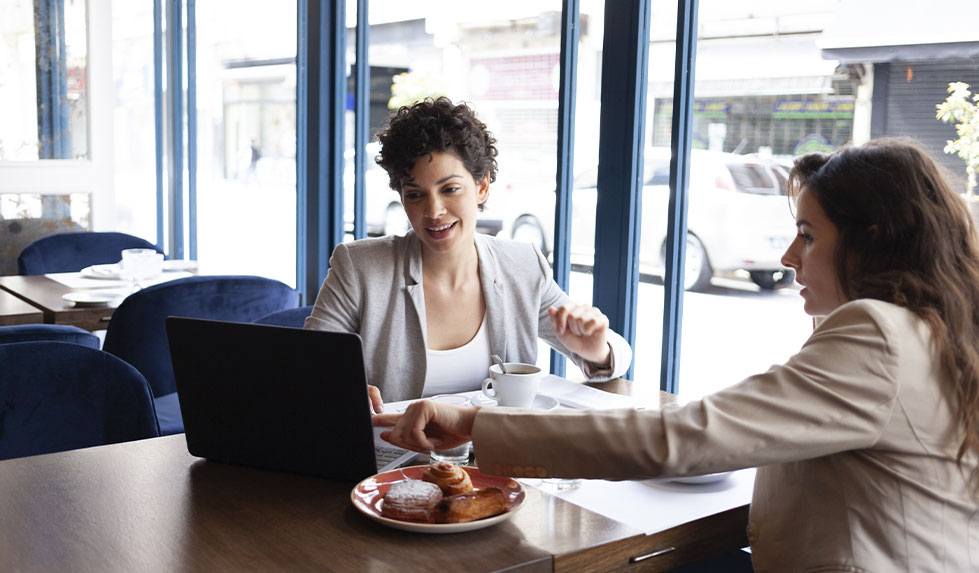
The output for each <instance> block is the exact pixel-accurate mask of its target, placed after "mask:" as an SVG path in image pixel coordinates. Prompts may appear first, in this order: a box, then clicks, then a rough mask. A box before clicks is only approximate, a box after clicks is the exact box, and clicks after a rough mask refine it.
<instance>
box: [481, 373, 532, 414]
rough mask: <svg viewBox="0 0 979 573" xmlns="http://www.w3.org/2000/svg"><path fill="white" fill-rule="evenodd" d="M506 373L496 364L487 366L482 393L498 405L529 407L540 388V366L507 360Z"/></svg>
mask: <svg viewBox="0 0 979 573" xmlns="http://www.w3.org/2000/svg"><path fill="white" fill-rule="evenodd" d="M504 366H506V370H507V373H506V374H504V373H503V371H502V370H500V366H499V365H498V364H494V365H492V366H490V368H489V378H487V379H485V380H483V394H485V395H486V396H487V397H488V398H492V399H493V400H496V401H497V403H498V404H499V405H500V406H510V407H514V408H529V407H530V406H531V404H533V403H534V396H536V395H537V390H538V389H539V388H540V375H541V371H540V368H538V367H537V366H535V365H533V364H522V363H520V362H507V363H506V364H504Z"/></svg>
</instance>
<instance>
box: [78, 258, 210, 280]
mask: <svg viewBox="0 0 979 573" xmlns="http://www.w3.org/2000/svg"><path fill="white" fill-rule="evenodd" d="M195 270H197V261H189V260H185V259H175V260H172V261H163V272H165V273H171V272H177V271H195ZM82 276H83V277H85V278H87V279H106V280H121V279H123V278H125V277H123V276H122V265H120V264H119V263H110V264H105V265H92V266H89V267H85V268H84V269H82Z"/></svg>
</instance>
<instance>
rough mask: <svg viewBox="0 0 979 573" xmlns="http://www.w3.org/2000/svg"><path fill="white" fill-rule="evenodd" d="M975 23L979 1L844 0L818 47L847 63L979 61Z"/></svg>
mask: <svg viewBox="0 0 979 573" xmlns="http://www.w3.org/2000/svg"><path fill="white" fill-rule="evenodd" d="M977 23H979V1H977V0H933V1H931V2H901V3H900V6H898V5H896V4H895V2H894V1H893V0H842V2H840V6H839V8H838V9H837V11H836V15H835V16H834V17H833V19H832V20H831V21H830V23H829V25H827V26H826V28H825V29H824V30H823V33H822V35H821V36H820V37H819V39H818V40H817V41H816V45H817V46H819V48H820V49H821V50H822V55H823V57H824V58H826V59H828V60H837V61H839V62H840V63H844V64H849V63H858V62H869V63H878V62H899V61H921V60H962V59H968V58H979V24H977Z"/></svg>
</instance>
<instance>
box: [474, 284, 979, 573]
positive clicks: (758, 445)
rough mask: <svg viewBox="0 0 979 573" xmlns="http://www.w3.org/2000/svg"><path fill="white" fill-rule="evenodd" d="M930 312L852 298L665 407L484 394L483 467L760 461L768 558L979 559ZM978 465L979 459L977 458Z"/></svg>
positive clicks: (640, 470) (757, 506) (620, 473)
mask: <svg viewBox="0 0 979 573" xmlns="http://www.w3.org/2000/svg"><path fill="white" fill-rule="evenodd" d="M945 390H946V386H945V380H944V377H943V375H942V372H941V369H940V367H939V362H938V358H937V355H936V354H935V353H933V351H932V349H931V336H930V332H929V330H928V328H927V327H926V326H925V324H924V323H923V322H922V321H921V320H919V319H918V318H917V317H916V316H915V315H914V314H912V313H911V312H910V311H908V310H906V309H903V308H901V307H898V306H895V305H892V304H888V303H884V302H880V301H871V300H860V301H855V302H851V303H848V304H845V305H843V306H841V307H840V308H838V309H837V310H836V311H835V312H833V313H832V314H830V315H829V316H828V317H827V318H826V320H824V321H822V323H821V324H820V325H819V326H818V327H817V328H816V330H815V331H814V332H813V334H812V336H811V337H810V338H809V340H808V341H807V342H806V344H805V345H804V346H803V347H802V349H801V350H800V351H799V353H798V354H796V355H795V356H793V357H792V358H790V359H789V360H788V362H786V363H785V364H784V365H781V366H773V367H772V368H771V369H770V370H769V371H768V372H765V373H764V374H759V375H757V376H752V377H750V378H748V379H746V380H744V381H742V382H741V383H739V384H737V385H735V386H732V387H730V388H727V389H725V390H723V391H721V392H718V393H716V394H713V395H711V396H708V397H706V398H704V399H703V400H700V401H696V402H691V403H689V404H686V405H684V406H678V407H667V408H664V409H663V410H662V411H642V410H638V411H633V410H620V411H603V412H583V411H578V410H564V411H557V412H554V413H552V414H548V415H541V414H540V413H533V412H529V411H522V410H514V409H508V408H483V409H481V410H480V411H479V413H478V414H477V416H476V422H475V426H474V429H473V443H474V445H475V451H476V456H477V459H478V460H479V467H480V468H481V469H483V470H484V471H489V472H491V473H494V474H502V475H511V476H534V477H539V476H547V475H553V476H564V477H584V478H598V477H603V478H609V479H631V478H642V477H654V476H669V475H692V474H701V473H710V472H717V471H722V470H733V469H739V468H745V467H752V466H759V469H758V474H757V477H756V479H755V490H754V496H753V499H752V504H751V519H750V525H749V527H748V538H749V539H750V541H751V546H752V559H753V560H754V564H755V569H756V570H757V571H773V572H784V571H880V572H890V571H948V572H951V571H979V508H977V504H976V500H975V499H974V498H972V497H971V496H970V491H969V488H968V486H967V483H966V479H965V478H964V477H963V474H962V473H961V472H960V470H959V468H958V466H957V465H956V463H955V455H956V451H957V449H958V447H959V444H960V443H961V439H962V435H963V434H962V430H961V425H960V424H959V422H958V420H957V419H956V416H955V414H954V409H953V407H952V405H951V404H950V403H949V401H948V400H947V399H946V398H945ZM965 461H966V471H967V472H968V471H969V469H970V468H972V467H975V465H976V464H977V459H976V458H975V457H974V456H971V457H969V458H967V459H966V460H965Z"/></svg>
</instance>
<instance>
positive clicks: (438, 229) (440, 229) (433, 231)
mask: <svg viewBox="0 0 979 573" xmlns="http://www.w3.org/2000/svg"><path fill="white" fill-rule="evenodd" d="M455 226H456V222H452V223H450V224H448V225H437V226H435V227H425V230H426V231H428V234H429V235H430V236H431V237H432V238H433V239H444V238H446V237H448V236H449V234H450V233H452V229H454V228H455Z"/></svg>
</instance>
